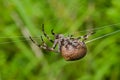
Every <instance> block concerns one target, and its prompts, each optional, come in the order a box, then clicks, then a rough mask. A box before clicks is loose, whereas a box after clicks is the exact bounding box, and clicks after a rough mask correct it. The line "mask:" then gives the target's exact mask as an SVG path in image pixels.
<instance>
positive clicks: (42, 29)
mask: <svg viewBox="0 0 120 80" xmlns="http://www.w3.org/2000/svg"><path fill="white" fill-rule="evenodd" d="M42 32H43V34H44V36H45V37H46V38H47V39H48V40H49V41H50V42H52V43H53V42H54V41H53V40H52V39H50V37H49V36H48V35H47V34H46V33H45V30H44V24H42Z"/></svg>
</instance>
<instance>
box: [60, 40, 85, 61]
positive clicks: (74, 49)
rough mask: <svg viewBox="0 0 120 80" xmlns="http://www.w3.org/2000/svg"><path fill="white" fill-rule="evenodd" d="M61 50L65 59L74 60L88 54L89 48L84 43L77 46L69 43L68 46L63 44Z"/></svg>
mask: <svg viewBox="0 0 120 80" xmlns="http://www.w3.org/2000/svg"><path fill="white" fill-rule="evenodd" d="M81 43H82V42H81ZM60 51H61V54H62V56H63V57H64V59H65V60H67V61H73V60H78V59H81V58H83V57H84V56H85V55H86V52H87V48H86V45H85V44H83V43H82V44H79V45H77V46H73V45H72V44H68V45H67V46H61V50H60Z"/></svg>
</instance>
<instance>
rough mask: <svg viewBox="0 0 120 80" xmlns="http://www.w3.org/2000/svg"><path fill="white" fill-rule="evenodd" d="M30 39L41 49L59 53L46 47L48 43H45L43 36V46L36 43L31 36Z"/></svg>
mask: <svg viewBox="0 0 120 80" xmlns="http://www.w3.org/2000/svg"><path fill="white" fill-rule="evenodd" d="M29 38H30V40H31V41H32V42H33V43H34V44H35V45H37V46H38V47H39V48H43V49H45V50H48V51H53V52H57V53H58V51H56V50H54V49H53V48H49V47H48V46H47V45H46V43H45V42H44V40H43V38H42V36H41V40H42V44H41V45H40V44H38V43H37V42H35V41H34V40H33V39H32V37H31V36H30V37H29Z"/></svg>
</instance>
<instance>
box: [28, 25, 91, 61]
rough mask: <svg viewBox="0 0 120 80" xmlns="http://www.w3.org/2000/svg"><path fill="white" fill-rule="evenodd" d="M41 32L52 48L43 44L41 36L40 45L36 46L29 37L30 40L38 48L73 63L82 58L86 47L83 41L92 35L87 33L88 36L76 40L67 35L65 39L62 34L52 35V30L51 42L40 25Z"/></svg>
mask: <svg viewBox="0 0 120 80" xmlns="http://www.w3.org/2000/svg"><path fill="white" fill-rule="evenodd" d="M42 32H43V34H44V36H45V37H46V38H47V39H48V40H49V41H50V42H52V43H53V46H52V47H48V46H47V44H46V43H45V42H44V40H43V38H42V36H41V40H42V44H38V43H37V42H36V41H34V40H33V39H32V37H31V36H30V37H29V38H30V40H31V41H32V42H33V43H34V44H36V45H37V46H38V47H39V48H42V49H45V50H48V51H53V52H57V53H61V55H62V56H63V58H64V59H65V60H67V61H74V60H79V59H81V58H83V57H84V56H85V55H86V53H87V47H86V44H85V41H86V40H87V39H88V37H89V36H90V35H91V34H93V32H89V33H88V34H86V35H84V36H80V37H77V38H74V37H73V35H69V36H67V37H65V36H64V35H63V34H56V33H54V31H53V29H52V30H51V33H52V35H53V36H54V38H55V39H54V40H52V39H51V38H50V37H49V36H48V35H47V34H46V33H45V31H44V24H42ZM57 45H58V50H55V48H56V46H57Z"/></svg>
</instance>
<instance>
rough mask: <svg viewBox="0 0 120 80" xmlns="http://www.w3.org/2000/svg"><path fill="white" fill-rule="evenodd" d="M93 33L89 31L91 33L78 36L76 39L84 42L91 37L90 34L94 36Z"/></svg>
mask: <svg viewBox="0 0 120 80" xmlns="http://www.w3.org/2000/svg"><path fill="white" fill-rule="evenodd" d="M94 33H95V32H93V31H91V32H88V33H87V34H85V35H84V36H80V37H78V38H77V39H82V41H86V40H87V39H88V38H89V36H91V35H92V34H94Z"/></svg>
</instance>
